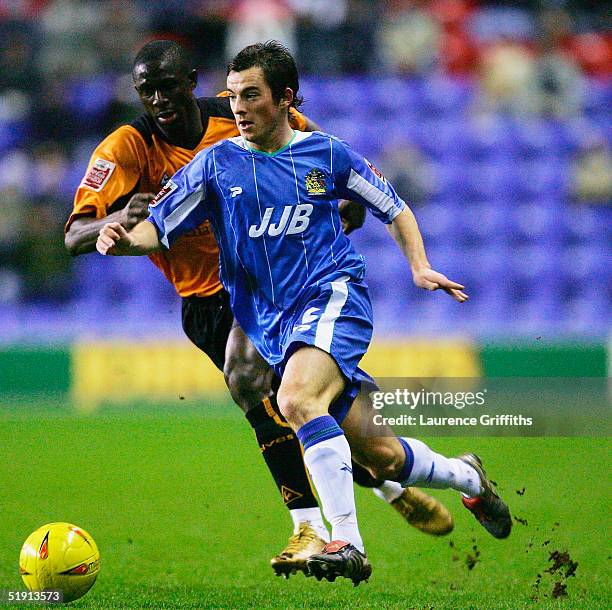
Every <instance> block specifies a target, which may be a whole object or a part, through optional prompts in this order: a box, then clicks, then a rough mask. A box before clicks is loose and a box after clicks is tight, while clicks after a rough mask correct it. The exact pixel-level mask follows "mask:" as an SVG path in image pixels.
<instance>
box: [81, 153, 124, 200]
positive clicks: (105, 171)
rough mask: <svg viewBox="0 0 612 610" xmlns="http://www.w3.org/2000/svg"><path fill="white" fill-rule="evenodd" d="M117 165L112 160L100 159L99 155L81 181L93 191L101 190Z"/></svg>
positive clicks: (82, 184)
mask: <svg viewBox="0 0 612 610" xmlns="http://www.w3.org/2000/svg"><path fill="white" fill-rule="evenodd" d="M115 167H116V165H115V164H114V163H113V162H112V161H107V160H106V159H100V158H99V157H98V158H97V159H96V160H95V161H94V162H93V164H92V166H91V167H90V168H89V171H88V172H87V174H86V175H85V177H84V178H83V180H82V181H81V186H84V187H85V188H88V189H91V190H92V191H96V192H100V191H101V190H102V189H103V188H104V185H105V184H106V183H107V182H108V179H109V178H110V177H111V175H112V173H113V172H114V171H115Z"/></svg>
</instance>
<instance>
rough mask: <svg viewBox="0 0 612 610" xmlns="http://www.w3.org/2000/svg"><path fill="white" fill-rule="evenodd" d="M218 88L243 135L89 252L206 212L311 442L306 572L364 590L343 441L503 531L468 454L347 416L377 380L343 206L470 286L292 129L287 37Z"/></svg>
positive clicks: (381, 191) (123, 247)
mask: <svg viewBox="0 0 612 610" xmlns="http://www.w3.org/2000/svg"><path fill="white" fill-rule="evenodd" d="M227 88H228V91H229V93H230V102H231V108H232V111H233V113H234V115H235V118H236V123H237V125H238V129H239V132H240V136H239V137H236V138H232V139H230V140H225V141H223V142H220V143H218V144H216V145H214V146H213V147H211V148H209V149H208V150H206V151H203V152H202V153H200V154H199V155H198V156H196V158H195V159H194V160H193V161H192V162H191V163H189V164H188V165H187V166H185V167H184V168H182V169H181V170H179V171H178V172H177V174H175V176H174V177H173V178H172V180H171V181H170V182H168V184H166V186H165V187H164V189H162V191H160V193H159V194H158V195H157V197H156V198H155V199H154V201H153V202H152V204H151V206H150V213H151V214H150V217H149V221H150V222H144V223H141V224H139V225H137V226H136V227H135V228H134V229H132V231H130V232H129V233H128V232H127V231H126V230H125V229H124V228H123V227H122V226H121V225H120V224H118V223H110V224H107V225H106V226H105V227H104V228H103V229H102V230H101V231H100V236H99V238H98V242H97V249H98V251H99V252H101V253H102V254H117V255H140V254H147V253H149V252H152V251H154V250H156V249H159V248H161V247H166V248H169V247H170V246H171V244H172V243H173V241H174V240H175V239H177V238H178V237H179V236H180V235H182V234H184V233H185V232H187V231H189V230H191V229H193V228H195V227H196V226H199V224H201V223H202V222H203V220H204V219H209V220H210V221H211V224H212V226H213V229H214V232H215V236H216V238H217V242H218V244H219V248H220V261H221V277H222V281H223V284H224V286H225V287H226V289H227V290H228V292H229V294H230V299H231V306H232V309H233V311H234V315H235V317H236V320H237V321H238V322H239V324H240V325H241V327H242V329H243V330H244V331H245V332H246V334H247V335H248V336H249V338H250V339H251V341H252V342H253V344H254V345H255V346H256V348H257V349H258V351H259V352H260V353H261V355H262V356H263V357H264V358H265V359H266V360H267V361H268V362H269V363H270V364H271V365H272V366H273V367H274V369H275V371H276V373H277V374H278V375H279V376H281V378H282V381H281V385H280V388H279V390H278V395H277V400H278V405H279V408H280V410H281V412H282V414H283V416H284V417H285V418H286V420H287V421H288V422H289V424H290V425H291V426H292V428H293V429H294V430H295V431H296V434H297V436H298V438H299V439H300V442H301V443H302V445H303V447H304V460H305V462H306V465H307V467H308V469H309V471H310V474H311V476H312V479H313V481H314V484H315V487H316V489H317V492H318V494H319V497H320V500H321V504H322V506H323V512H324V514H325V516H326V518H327V520H328V521H329V523H330V524H331V526H332V542H330V543H329V544H328V545H326V546H325V547H324V549H323V552H322V553H320V554H317V555H314V556H312V557H311V558H310V559H309V560H308V569H309V571H310V573H311V574H313V575H315V576H316V577H317V578H321V577H326V578H328V579H329V580H334V579H335V578H336V577H337V576H343V577H346V578H350V579H351V580H352V581H353V582H354V583H355V584H357V583H359V582H360V581H362V580H365V579H367V578H368V577H369V575H370V573H371V569H372V568H371V566H370V564H369V562H368V560H367V557H366V555H365V550H364V546H363V541H362V539H361V535H360V533H359V528H358V524H357V517H356V511H355V501H354V495H353V487H352V473H351V467H350V464H351V448H352V449H353V454H354V455H353V457H354V458H355V460H356V461H357V462H359V463H361V464H362V465H363V466H365V467H366V468H368V469H369V470H370V472H371V473H372V475H373V476H375V477H377V478H383V479H389V480H395V481H398V482H400V483H401V484H402V485H404V486H407V485H416V486H423V487H437V488H452V489H456V490H458V491H460V492H461V493H462V494H463V498H462V499H463V502H464V504H465V505H466V507H467V508H468V509H469V510H470V511H471V512H473V514H474V515H475V516H476V518H477V519H478V520H479V522H480V523H481V524H482V525H483V526H484V527H485V528H486V529H487V530H488V531H489V532H490V533H491V534H492V535H494V536H495V537H497V538H504V537H506V536H508V535H509V533H510V529H511V526H512V521H511V518H510V513H509V510H508V507H507V506H506V505H505V503H504V502H503V501H502V500H501V499H500V498H499V497H498V496H497V494H496V493H495V491H494V489H493V486H492V484H491V482H490V481H489V480H488V478H487V477H486V474H485V472H484V470H483V469H482V465H481V463H480V460H479V459H478V458H477V457H476V456H474V455H473V454H465V455H463V456H460V457H459V458H450V459H449V458H446V457H444V456H442V455H440V454H437V453H435V452H433V451H432V450H431V449H430V448H429V447H427V445H425V444H424V443H422V442H421V441H418V440H416V439H405V438H396V437H377V438H372V437H370V438H365V437H364V434H363V431H362V430H361V427H360V426H359V425H358V421H357V420H358V416H357V417H356V415H355V409H353V410H351V411H350V412H349V410H350V408H351V404H352V403H353V401H354V399H355V398H356V396H357V395H358V393H359V391H360V389H361V386H362V383H363V382H368V381H370V378H369V377H368V376H367V374H365V373H364V372H363V371H361V369H359V367H358V364H359V361H360V360H361V358H362V356H363V355H364V353H365V352H366V350H367V348H368V345H369V342H370V339H371V335H372V308H371V304H370V300H369V296H368V291H367V287H366V286H365V284H364V283H363V276H364V271H365V269H364V262H363V259H362V257H361V256H359V255H358V254H357V253H356V252H355V251H354V249H353V247H352V245H351V242H350V240H349V239H348V238H347V237H346V236H345V235H344V234H343V233H342V230H341V227H340V218H339V214H338V203H337V202H338V200H339V199H342V198H345V199H352V200H356V201H359V202H361V203H363V204H364V205H366V206H367V207H368V208H369V209H370V210H371V211H372V213H373V214H374V215H375V216H376V217H377V218H379V219H380V220H381V221H383V222H384V223H385V224H387V225H389V228H390V232H391V234H392V236H393V237H394V239H395V240H396V241H397V243H398V244H399V246H400V248H401V249H402V251H403V252H404V254H405V255H406V258H407V259H408V261H409V263H410V268H411V271H412V277H413V281H414V283H415V284H416V285H417V286H418V287H420V288H424V289H427V290H438V289H440V290H443V291H445V292H447V293H448V294H449V295H450V296H452V297H453V298H454V299H455V300H457V301H459V302H463V301H465V300H466V299H467V295H466V294H465V293H464V292H463V286H462V285H461V284H458V283H456V282H453V281H451V280H449V279H448V278H447V277H446V276H444V275H443V274H441V273H438V272H437V271H434V270H433V269H432V268H431V266H430V264H429V262H428V260H427V257H426V254H425V249H424V246H423V241H422V239H421V235H420V232H419V230H418V226H417V224H416V220H415V218H414V215H413V214H412V212H411V211H410V209H409V208H408V207H407V206H406V204H405V203H404V202H403V201H402V199H401V198H400V197H399V196H398V195H397V194H396V193H395V191H394V190H393V188H392V187H391V185H389V184H388V183H387V181H386V180H385V179H384V177H383V176H382V175H381V174H380V172H378V170H376V169H375V168H374V167H373V166H372V165H371V164H369V163H368V162H367V161H366V160H365V159H364V158H363V157H361V156H360V155H358V154H356V153H355V152H353V151H352V150H351V148H350V147H349V146H348V145H347V144H345V143H344V142H342V141H340V140H338V139H337V138H334V137H333V136H330V135H327V134H324V133H321V132H312V133H299V132H295V131H293V129H291V127H290V125H289V122H288V109H289V108H290V107H292V106H297V104H298V102H299V99H298V98H297V92H298V90H299V81H298V75H297V69H296V67H295V63H294V61H293V58H292V57H291V55H290V54H289V52H288V51H287V50H286V49H285V48H284V47H282V45H280V44H279V43H276V42H274V41H271V42H268V43H265V44H257V45H252V46H250V47H247V48H246V49H243V51H241V52H240V53H239V54H238V55H237V56H236V57H235V58H234V60H233V61H232V62H231V63H230V65H229V68H228V77H227ZM347 414H348V416H347ZM341 424H342V425H343V427H344V430H343V428H342V427H341ZM345 433H346V436H345ZM347 439H348V442H347ZM349 443H350V446H349Z"/></svg>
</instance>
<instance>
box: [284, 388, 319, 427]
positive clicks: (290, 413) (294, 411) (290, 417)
mask: <svg viewBox="0 0 612 610" xmlns="http://www.w3.org/2000/svg"><path fill="white" fill-rule="evenodd" d="M276 400H277V402H278V409H279V411H280V412H281V414H282V416H283V417H284V418H285V419H286V420H287V421H288V422H289V423H290V424H291V426H292V427H293V428H294V429H297V428H299V427H300V426H302V425H303V424H304V423H305V422H306V421H307V419H308V414H309V413H310V408H309V406H310V402H311V401H310V398H309V396H308V395H307V394H306V393H305V392H303V391H301V390H300V388H299V387H296V386H293V387H291V388H288V387H286V386H283V385H281V387H280V388H279V390H278V393H277V394H276Z"/></svg>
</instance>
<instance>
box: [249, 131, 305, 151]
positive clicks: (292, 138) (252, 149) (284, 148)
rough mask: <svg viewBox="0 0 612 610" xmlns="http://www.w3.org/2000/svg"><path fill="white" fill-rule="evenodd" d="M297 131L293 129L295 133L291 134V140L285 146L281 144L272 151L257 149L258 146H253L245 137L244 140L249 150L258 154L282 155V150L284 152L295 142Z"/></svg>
mask: <svg viewBox="0 0 612 610" xmlns="http://www.w3.org/2000/svg"><path fill="white" fill-rule="evenodd" d="M296 135H297V134H296V131H295V129H294V130H293V135H292V136H291V140H289V142H287V144H285V145H284V146H281V147H280V148H279V149H277V150H274V151H272V152H264V151H263V150H257V149H256V148H251V147H250V146H249V145H248V144H247V142H246V140H245V139H244V138H242V141H243V142H244V146H245V148H246V149H247V150H249V151H251V152H254V153H257V154H258V155H265V156H266V157H276V155H280V154H281V153H282V152H284V151H285V150H287V149H288V148H289V147H290V146H291V143H292V142H293V140H295V136H296Z"/></svg>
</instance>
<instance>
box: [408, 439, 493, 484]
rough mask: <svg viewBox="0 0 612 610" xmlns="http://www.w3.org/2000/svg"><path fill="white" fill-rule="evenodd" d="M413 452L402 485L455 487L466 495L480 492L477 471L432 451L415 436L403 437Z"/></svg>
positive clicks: (463, 463) (455, 459) (461, 462)
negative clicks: (411, 463) (408, 473)
mask: <svg viewBox="0 0 612 610" xmlns="http://www.w3.org/2000/svg"><path fill="white" fill-rule="evenodd" d="M404 441H406V442H407V443H408V445H410V448H411V449H412V453H413V454H414V464H413V466H412V471H411V472H410V475H409V476H408V478H407V479H406V480H405V481H402V485H403V486H404V487H408V486H409V485H414V486H415V487H432V488H437V489H446V488H448V487H450V488H451V489H456V490H457V491H460V492H462V493H463V494H465V495H466V496H477V495H479V494H480V493H481V492H482V487H481V485H480V477H479V476H478V473H477V472H476V471H475V470H474V469H473V468H472V467H471V466H469V465H468V464H466V463H465V462H463V461H461V460H458V459H457V458H447V457H444V456H443V455H440V454H439V453H435V452H434V451H432V450H431V449H430V448H429V447H428V446H427V445H426V444H425V443H423V442H421V441H419V440H417V439H415V438H404Z"/></svg>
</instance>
